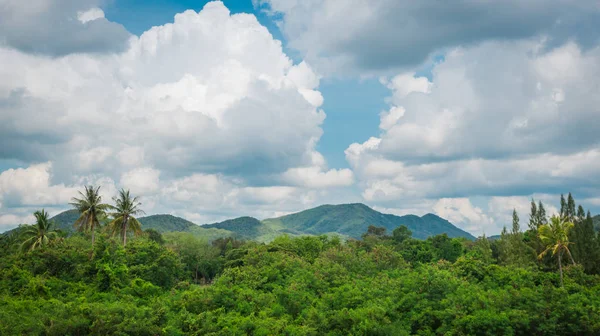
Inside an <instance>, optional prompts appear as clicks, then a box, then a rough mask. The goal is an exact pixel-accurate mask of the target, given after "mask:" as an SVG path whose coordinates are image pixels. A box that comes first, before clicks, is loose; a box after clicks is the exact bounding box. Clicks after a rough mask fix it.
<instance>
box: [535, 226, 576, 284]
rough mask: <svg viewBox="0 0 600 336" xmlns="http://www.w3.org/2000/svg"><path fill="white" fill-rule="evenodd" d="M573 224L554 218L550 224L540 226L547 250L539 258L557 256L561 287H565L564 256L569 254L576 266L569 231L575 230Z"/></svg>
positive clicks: (540, 234) (541, 236) (541, 237)
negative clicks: (570, 247)
mask: <svg viewBox="0 0 600 336" xmlns="http://www.w3.org/2000/svg"><path fill="white" fill-rule="evenodd" d="M573 225H574V224H573V223H572V222H568V221H565V219H564V218H561V217H556V216H553V217H552V218H550V223H548V224H546V225H542V226H540V229H539V236H540V239H541V240H542V243H544V246H545V250H544V251H543V252H542V253H540V255H539V258H540V259H541V258H543V257H544V256H545V255H546V254H548V253H550V252H551V253H552V256H557V259H558V270H559V272H560V286H561V287H562V286H563V269H562V256H563V253H565V252H566V253H567V255H568V256H569V258H570V259H571V262H572V263H573V264H575V260H573V256H572V255H571V251H570V250H569V245H570V244H571V242H569V231H570V230H571V229H572V228H573Z"/></svg>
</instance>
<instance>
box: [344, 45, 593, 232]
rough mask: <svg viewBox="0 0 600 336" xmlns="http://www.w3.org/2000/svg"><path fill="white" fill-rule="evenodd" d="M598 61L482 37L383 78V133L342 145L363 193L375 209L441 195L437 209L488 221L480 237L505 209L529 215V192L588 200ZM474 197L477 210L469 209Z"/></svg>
mask: <svg viewBox="0 0 600 336" xmlns="http://www.w3.org/2000/svg"><path fill="white" fill-rule="evenodd" d="M598 64H600V48H591V49H587V50H583V49H581V48H580V47H579V46H578V45H577V44H575V43H572V42H569V43H566V44H564V45H562V46H560V47H557V48H554V49H552V50H551V51H548V49H546V48H545V44H544V42H540V41H538V40H533V41H518V42H493V43H492V42H490V43H484V44H482V45H479V46H476V47H470V48H456V49H454V50H452V51H451V52H449V53H448V54H447V55H446V57H445V60H444V61H443V62H440V63H439V64H437V65H435V66H434V68H433V70H432V79H431V80H428V79H427V78H424V77H421V78H415V77H414V76H413V75H412V74H411V75H407V74H400V75H398V76H396V77H394V78H392V79H391V80H383V82H384V83H385V84H386V85H387V86H388V87H389V88H390V89H391V90H392V93H393V95H392V97H391V98H390V99H389V102H390V105H391V107H390V110H389V111H386V112H383V113H382V114H381V124H380V128H381V131H382V132H381V134H380V135H379V136H378V137H373V138H371V139H369V140H368V141H366V142H364V143H362V144H359V143H355V144H352V145H351V146H349V147H348V149H347V150H346V158H347V160H348V162H349V163H350V165H351V167H352V168H353V171H354V173H355V175H356V177H357V180H358V184H359V185H360V186H361V189H362V195H363V197H364V198H365V199H366V200H368V201H370V202H373V203H375V204H379V205H380V206H382V207H391V206H392V205H393V203H397V202H398V201H402V200H404V199H414V198H416V199H423V200H428V201H433V200H436V199H440V198H441V199H442V200H440V201H439V202H437V203H436V205H435V206H434V210H435V211H436V212H437V213H440V214H445V215H446V216H447V217H448V218H450V219H451V218H455V219H456V220H457V221H458V223H459V224H461V223H463V224H461V225H463V227H465V228H467V229H469V228H474V227H476V226H480V227H483V228H486V227H487V228H491V227H493V226H496V230H486V233H497V230H498V229H499V228H501V226H503V225H506V224H507V220H506V219H507V215H510V213H511V211H512V209H513V208H517V210H521V211H520V212H521V213H522V214H523V215H524V214H526V213H528V211H529V210H528V206H529V199H528V197H531V195H533V194H534V193H544V194H550V195H557V194H560V193H563V192H568V191H572V192H574V193H575V194H576V195H578V197H579V198H580V199H581V198H583V199H585V198H592V197H594V196H595V195H597V192H598V190H599V189H600V183H599V182H598V181H597V178H595V176H596V175H597V173H596V172H597V171H598V169H599V168H600V148H599V147H598V145H599V143H598V139H597V134H598V131H599V130H600V122H599V119H598V116H599V115H600V109H599V107H598V106H600V104H599V103H600V93H599V92H598V90H596V89H595V88H597V87H598V85H600V82H598V78H600V77H599V75H600V67H599V66H598ZM476 196H481V197H484V199H486V200H485V201H483V203H484V206H483V207H473V206H471V204H470V201H469V199H467V197H469V198H472V197H476ZM511 196H512V197H514V196H518V197H517V198H510V197H511ZM507 197H508V198H507ZM448 199H450V200H452V201H451V202H450V201H449V200H448ZM557 199H558V198H557V197H555V199H553V200H552V202H556V200H557ZM510 200H512V201H510ZM516 200H518V201H519V202H516ZM440 202H442V203H440ZM449 202H450V203H449ZM486 203H487V204H486ZM501 204H503V206H501ZM591 205H593V202H590V203H588V206H591ZM486 216H488V217H489V218H485V217H486ZM509 223H510V222H509ZM472 232H473V231H472Z"/></svg>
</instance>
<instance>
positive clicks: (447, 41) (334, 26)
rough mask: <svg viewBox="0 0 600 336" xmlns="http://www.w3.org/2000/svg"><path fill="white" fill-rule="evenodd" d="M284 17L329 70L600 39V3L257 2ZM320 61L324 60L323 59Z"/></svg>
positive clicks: (295, 40)
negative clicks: (459, 49) (443, 53)
mask: <svg viewBox="0 0 600 336" xmlns="http://www.w3.org/2000/svg"><path fill="white" fill-rule="evenodd" d="M254 4H255V5H256V7H258V8H261V9H263V10H266V11H267V12H270V13H272V14H274V17H280V18H281V20H280V27H281V29H282V31H283V33H284V35H285V36H286V38H287V39H288V40H289V44H290V46H291V47H293V48H296V49H297V50H300V51H301V52H302V53H303V54H304V55H306V57H307V59H308V60H309V61H313V62H314V63H318V64H319V65H320V66H321V67H323V68H326V69H329V70H344V71H356V70H357V69H358V70H359V72H364V71H367V72H373V71H381V70H387V69H392V68H399V67H412V66H415V65H418V64H421V63H422V62H424V61H426V60H427V59H428V58H429V57H430V56H431V55H432V54H433V53H435V52H436V51H440V50H442V49H444V48H448V47H454V46H457V45H463V46H468V45H472V44H476V43H479V42H482V41H487V40H517V39H523V38H529V37H532V36H540V35H543V36H547V37H548V39H549V42H550V43H552V44H553V45H559V44H562V43H564V41H566V40H568V39H575V40H576V41H578V42H579V43H580V44H585V45H593V44H594V43H596V42H598V38H599V35H598V33H597V32H598V28H600V27H599V25H600V23H599V22H600V6H598V3H597V2H596V1H593V0H585V1H577V2H576V3H574V2H572V1H563V0H557V1H551V2H548V1H542V0H533V1H517V0H510V1H501V2H497V1H469V0H465V1H443V2H440V1H435V0H425V1H398V0H381V1H368V0H358V1H335V0H313V1H302V0H254ZM317 60H318V61H317Z"/></svg>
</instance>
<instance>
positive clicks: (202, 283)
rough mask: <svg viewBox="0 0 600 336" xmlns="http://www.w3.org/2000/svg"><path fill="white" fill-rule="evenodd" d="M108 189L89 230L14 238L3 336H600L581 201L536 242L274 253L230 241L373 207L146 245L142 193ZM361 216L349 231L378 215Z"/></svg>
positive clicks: (289, 245)
mask: <svg viewBox="0 0 600 336" xmlns="http://www.w3.org/2000/svg"><path fill="white" fill-rule="evenodd" d="M97 191H98V190H97V189H93V188H86V192H87V193H89V195H88V196H89V197H88V198H86V199H85V200H81V202H78V203H77V207H78V212H79V213H80V214H81V216H80V217H79V218H77V219H76V224H77V225H76V227H78V228H79V231H78V232H74V233H72V234H70V235H65V234H64V233H63V234H60V233H59V232H57V231H55V230H54V225H55V224H54V223H53V222H52V220H51V219H50V218H49V217H48V214H47V212H45V211H43V210H41V211H36V213H35V218H36V223H35V224H32V225H25V226H20V227H19V228H17V229H16V230H13V231H11V232H9V233H8V234H4V235H2V236H0V335H340V336H341V335H598V334H600V319H599V318H598V316H599V315H598V313H599V312H600V275H599V274H600V267H599V265H600V254H599V253H598V252H599V251H600V249H599V247H600V244H599V237H598V236H597V235H596V234H595V232H594V228H593V219H592V217H591V215H590V214H589V213H587V214H586V213H585V211H584V210H583V208H582V207H579V208H576V207H575V202H574V200H573V199H572V197H571V196H570V195H569V198H568V199H569V201H568V202H567V201H565V200H564V199H563V201H564V202H561V203H564V204H563V206H562V207H561V212H560V214H559V215H558V216H553V217H551V218H548V217H547V216H546V215H545V210H543V205H542V204H541V203H539V206H538V205H537V204H535V203H534V202H532V211H531V213H530V216H529V221H528V223H527V227H528V228H527V229H522V228H521V224H520V219H519V216H518V214H517V213H516V212H514V213H513V223H512V227H511V228H510V229H507V228H505V230H504V231H503V232H502V234H501V235H500V237H499V238H498V239H496V240H489V239H487V238H486V237H480V238H478V239H476V240H471V239H469V238H468V237H456V238H451V237H449V236H448V235H447V234H445V233H443V234H437V235H434V236H430V237H427V238H426V239H415V237H414V236H413V233H412V232H411V230H410V228H409V227H408V226H406V225H400V226H398V227H395V228H393V230H388V229H387V228H386V227H383V226H375V225H369V226H367V227H366V230H365V231H364V232H362V233H361V234H360V238H359V239H347V240H344V239H340V238H339V237H338V236H335V235H330V236H327V235H302V236H297V237H294V236H290V235H278V236H277V237H275V238H274V239H272V240H271V241H270V242H268V243H263V242H257V241H253V240H239V239H236V238H235V237H231V236H228V237H225V238H224V237H218V236H219V234H228V235H231V234H232V233H233V232H242V230H244V232H246V233H245V234H246V235H248V236H251V235H254V236H256V237H265V235H267V234H275V233H277V232H281V231H282V230H284V229H283V227H284V225H289V227H290V229H289V230H299V229H302V230H305V231H309V230H313V231H312V232H313V233H315V234H316V233H318V232H319V230H322V231H328V230H330V229H331V228H332V227H331V226H328V225H330V222H328V220H326V219H327V218H330V217H328V216H329V215H330V214H332V213H335V214H337V215H340V216H341V215H343V214H344V213H345V212H344V211H347V210H348V209H355V207H357V205H346V206H325V207H319V208H316V209H312V210H315V211H317V213H318V214H320V215H319V216H317V215H314V216H309V217H310V218H316V220H314V221H308V220H306V219H302V218H303V217H305V216H307V213H306V212H304V213H299V214H295V215H290V216H284V217H281V218H280V219H277V220H266V221H263V222H260V221H257V220H255V219H252V218H248V217H246V218H238V219H235V220H231V221H226V222H222V223H215V224H213V225H210V226H209V227H207V228H205V227H200V226H195V225H193V226H190V227H189V228H188V229H187V230H186V231H171V232H164V233H161V232H159V231H158V230H157V228H156V227H155V228H153V229H145V230H144V231H142V229H144V228H143V225H141V226H140V223H139V220H138V219H136V218H135V217H134V215H135V214H137V213H140V210H139V208H138V206H139V203H137V201H136V200H137V199H136V198H133V197H131V196H130V195H129V192H128V191H124V190H122V191H121V192H120V193H121V194H120V195H121V198H120V199H118V200H117V205H116V206H111V205H106V204H103V203H100V202H101V199H100V198H98V197H97V196H98V194H97ZM92 203H93V204H92ZM89 205H93V207H90V206H89ZM358 207H359V209H360V210H361V211H363V216H364V217H363V219H361V220H360V221H356V222H354V223H353V225H349V226H348V230H351V229H352V228H353V227H354V226H357V225H362V224H360V223H362V222H364V221H366V220H370V219H373V217H370V216H375V215H376V212H374V211H372V210H370V209H368V208H366V207H364V206H360V205H358ZM103 208H105V209H112V212H111V213H110V216H109V217H107V216H105V214H104V213H102V211H100V210H101V209H103ZM90 209H92V210H90ZM94 209H95V210H96V213H95V214H93V215H91V214H90V213H91V212H90V211H93V210H94ZM99 209H100V210H99ZM332 209H333V212H332ZM540 209H541V210H540ZM353 211H354V210H353ZM383 216H384V218H385V216H386V215H383ZM90 218H97V221H96V222H95V223H96V224H95V225H90V224H89V223H93V222H92V221H91V220H90ZM142 218H143V217H142ZM142 218H140V220H141V219H142ZM162 218H170V217H162ZM343 218H345V219H346V220H351V219H352V218H350V217H343ZM416 218H425V219H429V220H433V219H435V218H431V216H423V217H416ZM100 219H103V220H102V221H101V220H100ZM104 219H106V221H107V223H106V224H104ZM155 219H156V218H155ZM384 220H386V219H384ZM269 221H271V224H268V223H269ZM265 222H266V223H267V224H265ZM155 223H162V222H161V221H155ZM298 223H306V224H298ZM446 223H447V222H444V221H442V222H440V225H441V226H443V227H445V225H446ZM163 224H164V223H163ZM171 227H173V228H183V226H175V225H174V226H171ZM195 230H201V231H205V233H206V232H211V234H214V236H213V237H212V238H211V239H210V240H209V239H206V237H202V236H201V235H199V234H197V233H194V231H195ZM262 230H271V231H262ZM344 230H346V229H344ZM297 233H299V232H297Z"/></svg>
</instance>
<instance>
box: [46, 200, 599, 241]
mask: <svg viewBox="0 0 600 336" xmlns="http://www.w3.org/2000/svg"><path fill="white" fill-rule="evenodd" d="M78 216H79V215H78V213H77V211H76V210H68V211H65V212H62V213H60V214H58V215H56V216H54V217H52V220H54V221H55V222H56V224H57V228H59V229H62V230H65V231H69V232H72V231H73V223H74V222H75V220H76V219H77V218H78ZM597 217H598V216H597ZM138 219H139V221H140V223H141V224H142V228H143V229H154V230H157V231H159V232H163V233H165V232H190V233H193V234H194V235H196V236H200V237H203V238H206V239H208V240H213V239H216V238H220V237H229V236H234V237H237V238H240V239H251V240H256V241H261V242H267V241H271V240H273V239H274V238H275V237H277V236H279V235H282V234H288V235H291V236H301V235H322V234H326V235H337V236H340V237H343V238H356V239H358V238H360V237H361V235H362V234H363V233H365V232H366V231H367V228H368V227H369V225H375V226H379V227H384V228H386V229H387V233H388V234H391V233H392V231H393V230H394V229H395V228H397V227H399V226H400V225H406V226H407V227H408V228H409V229H410V230H411V231H412V233H413V237H414V238H418V239H426V238H427V237H430V236H434V235H438V234H442V233H446V234H447V235H448V236H449V237H464V238H467V239H475V237H473V236H472V235H471V234H469V233H467V232H465V231H463V230H461V229H459V228H457V227H456V226H454V225H452V223H450V222H448V221H447V220H445V219H443V218H441V217H439V216H436V215H434V214H427V215H425V216H422V217H419V216H415V215H406V216H395V215H390V214H383V213H381V212H378V211H375V210H373V209H371V208H370V207H368V206H366V205H364V204H361V203H355V204H340V205H321V206H319V207H316V208H312V209H308V210H304V211H301V212H297V213H293V214H290V215H286V216H282V217H277V218H269V219H265V220H262V221H260V220H258V219H256V218H253V217H239V218H235V219H229V220H226V221H223V222H219V223H212V224H206V225H201V226H200V225H196V224H194V223H192V222H190V221H188V220H186V219H183V218H180V217H176V216H173V215H151V216H147V217H140V218H138ZM599 220H600V218H599Z"/></svg>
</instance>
